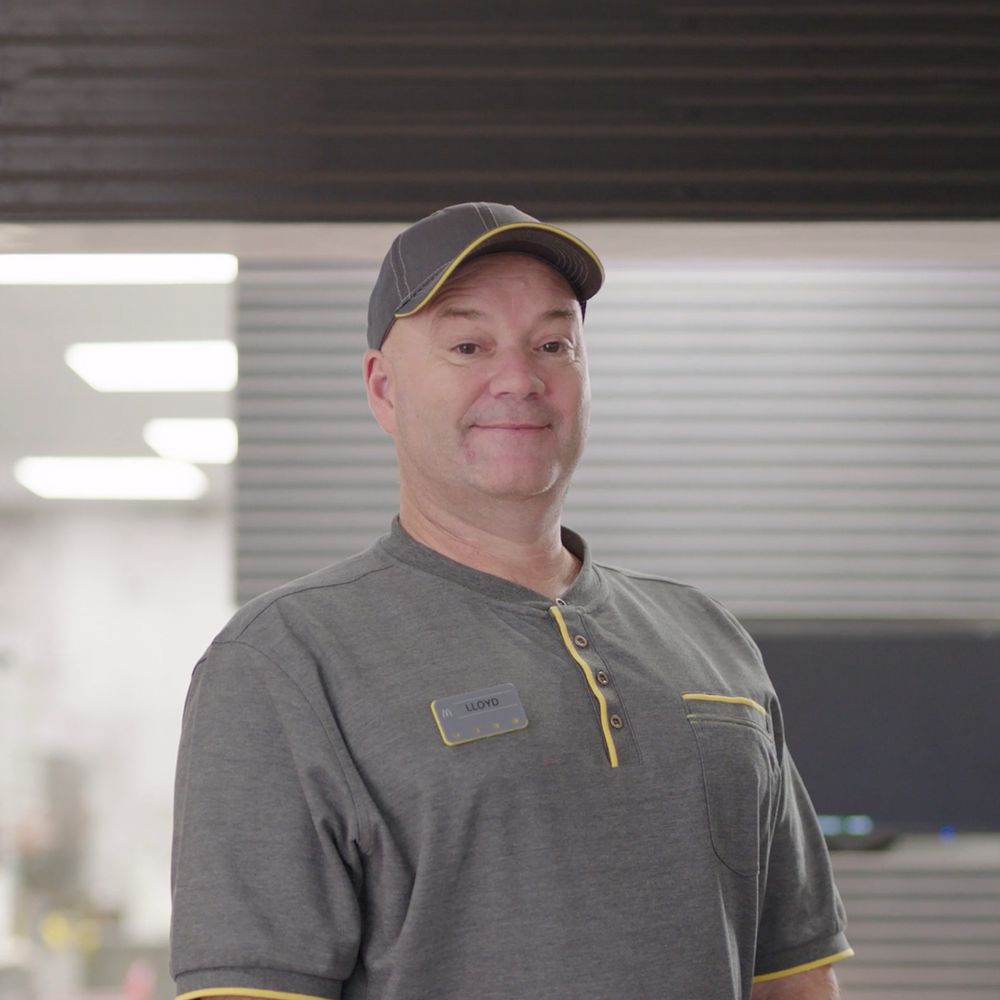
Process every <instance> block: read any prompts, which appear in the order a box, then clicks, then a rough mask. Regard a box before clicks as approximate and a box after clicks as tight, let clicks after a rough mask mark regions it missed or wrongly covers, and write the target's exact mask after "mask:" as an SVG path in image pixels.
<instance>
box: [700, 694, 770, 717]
mask: <svg viewBox="0 0 1000 1000" xmlns="http://www.w3.org/2000/svg"><path fill="white" fill-rule="evenodd" d="M681 697H682V698H683V699H684V700H685V701H724V702H726V703H727V704H729V705H747V706H748V707H750V708H753V709H756V710H757V711H758V712H760V714H761V715H767V709H766V708H764V706H763V705H761V704H760V702H756V701H754V700H753V698H739V697H734V696H731V695H728V694H685V695H682V696H681Z"/></svg>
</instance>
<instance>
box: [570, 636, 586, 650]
mask: <svg viewBox="0 0 1000 1000" xmlns="http://www.w3.org/2000/svg"><path fill="white" fill-rule="evenodd" d="M573 642H574V643H576V645H577V646H579V647H580V649H586V648H587V647H588V646H589V645H590V643H589V642H588V641H587V637H586V636H585V635H574V636H573Z"/></svg>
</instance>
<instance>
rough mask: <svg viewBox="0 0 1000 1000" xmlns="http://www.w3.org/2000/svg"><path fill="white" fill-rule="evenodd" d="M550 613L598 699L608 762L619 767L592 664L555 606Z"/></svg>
mask: <svg viewBox="0 0 1000 1000" xmlns="http://www.w3.org/2000/svg"><path fill="white" fill-rule="evenodd" d="M549 613H550V614H551V615H552V617H553V618H555V620H556V624H557V625H558V626H559V634H560V635H561V636H562V641H563V645H564V646H565V647H566V648H567V649H568V650H569V655H570V656H572V657H573V659H574V660H576V662H577V665H578V666H579V667H580V669H581V670H582V671H583V676H584V677H586V678H587V686H588V687H589V688H590V692H591V694H592V695H593V696H594V697H595V698H596V699H597V707H598V708H599V709H600V713H601V730H602V731H603V733H604V745H605V746H606V747H607V750H608V760H609V761H610V762H611V766H612V767H617V766H618V751H617V749H615V741H614V739H613V738H612V736H611V727H610V725H608V703H607V700H606V699H605V697H604V694H603V693H602V692H601V689H600V688H599V687H598V686H597V681H596V680H594V671H593V670H592V669H591V667H590V664H589V663H588V662H587V661H586V660H585V659H584V658H583V657H582V656H581V655H580V654H579V653H578V652H577V651H576V650H575V649H574V648H573V642H572V640H571V639H570V637H569V629H568V628H566V622H565V621H564V620H563V616H562V613H561V612H560V611H559V609H558V608H557V607H556V606H555V605H554V604H553V605H552V607H551V608H549Z"/></svg>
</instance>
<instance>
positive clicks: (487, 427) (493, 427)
mask: <svg viewBox="0 0 1000 1000" xmlns="http://www.w3.org/2000/svg"><path fill="white" fill-rule="evenodd" d="M473 426H474V427H477V428H479V430H481V431H544V430H548V428H549V425H548V424H474V425H473Z"/></svg>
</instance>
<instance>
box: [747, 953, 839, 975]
mask: <svg viewBox="0 0 1000 1000" xmlns="http://www.w3.org/2000/svg"><path fill="white" fill-rule="evenodd" d="M853 954H854V949H853V948H845V949H844V950H843V951H838V952H837V954H836V955H830V956H828V957H827V958H817V959H816V961H815V962H806V963H804V964H803V965H793V966H792V967H791V968H790V969H782V970H781V971H780V972H765V973H764V974H763V975H761V976H754V977H753V982H755V983H769V982H771V980H772V979H784V978H785V976H794V975H795V974H796V973H799V972H810V971H811V970H812V969H818V968H819V967H820V966H821V965H832V964H833V963H834V962H839V961H840V960H841V959H842V958H850V957H851V956H852V955H853Z"/></svg>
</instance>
